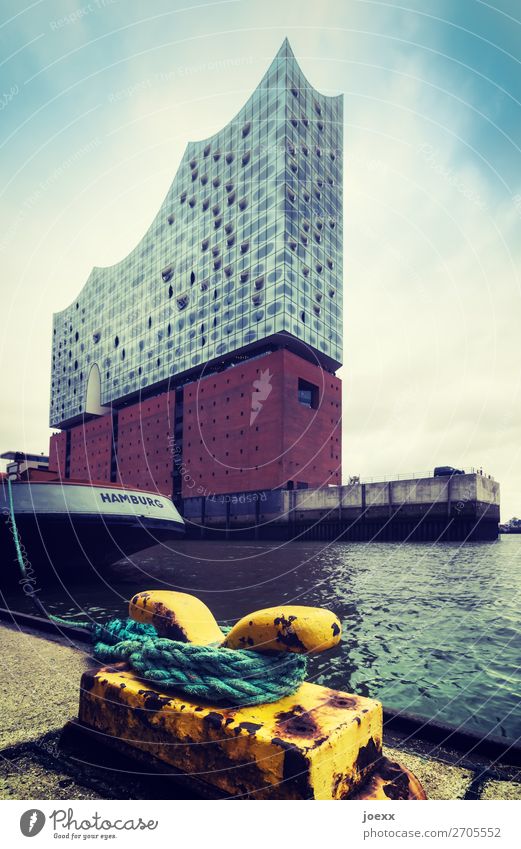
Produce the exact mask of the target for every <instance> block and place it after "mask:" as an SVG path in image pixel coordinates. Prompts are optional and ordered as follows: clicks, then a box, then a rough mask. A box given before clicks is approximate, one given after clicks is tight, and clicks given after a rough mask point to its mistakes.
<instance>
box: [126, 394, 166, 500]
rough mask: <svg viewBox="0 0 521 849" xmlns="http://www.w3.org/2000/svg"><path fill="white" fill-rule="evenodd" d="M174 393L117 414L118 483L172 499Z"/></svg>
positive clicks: (134, 405) (156, 397) (143, 402)
mask: <svg viewBox="0 0 521 849" xmlns="http://www.w3.org/2000/svg"><path fill="white" fill-rule="evenodd" d="M174 408H175V392H174V391H170V392H163V393H161V395H156V396H155V397H154V398H148V399H146V400H145V401H138V402H136V403H135V404H132V405H130V406H128V407H124V408H122V409H121V410H120V411H119V415H118V472H119V478H118V480H119V482H120V483H122V484H125V485H126V486H135V487H141V488H142V489H149V490H153V491H157V492H160V493H162V494H164V495H172V468H173V444H172V442H171V440H170V438H171V436H172V434H173V432H174Z"/></svg>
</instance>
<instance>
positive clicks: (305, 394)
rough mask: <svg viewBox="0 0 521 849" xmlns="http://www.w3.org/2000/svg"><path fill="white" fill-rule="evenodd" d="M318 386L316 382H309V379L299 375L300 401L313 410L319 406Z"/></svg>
mask: <svg viewBox="0 0 521 849" xmlns="http://www.w3.org/2000/svg"><path fill="white" fill-rule="evenodd" d="M318 397H319V393H318V386H315V384H314V383H308V381H307V380H303V378H301V377H299V380H298V402H299V404H302V406H303V407H309V408H310V409H312V410H316V409H317V407H318Z"/></svg>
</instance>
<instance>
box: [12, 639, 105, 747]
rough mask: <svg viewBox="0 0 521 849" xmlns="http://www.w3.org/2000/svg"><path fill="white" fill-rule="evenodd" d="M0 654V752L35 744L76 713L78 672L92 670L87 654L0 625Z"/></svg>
mask: <svg viewBox="0 0 521 849" xmlns="http://www.w3.org/2000/svg"><path fill="white" fill-rule="evenodd" d="M85 648H86V649H87V644H85ZM0 654H1V656H2V683H1V685H0V700H1V702H2V724H1V728H0V749H5V748H7V747H9V746H15V745H17V744H18V743H24V742H27V741H30V740H35V739H36V738H37V737H40V736H41V735H42V734H46V733H47V732H48V731H50V730H51V729H55V728H59V727H61V726H63V725H64V723H65V722H66V721H67V720H68V719H70V718H71V717H72V716H77V715H78V698H79V685H80V678H81V674H82V672H83V671H84V670H85V669H86V668H88V667H89V666H93V662H92V660H90V659H89V656H88V654H87V653H86V652H84V651H81V650H80V649H76V648H74V647H71V646H68V645H61V644H60V642H58V641H57V640H56V639H49V637H48V636H46V637H39V636H35V635H34V634H27V633H24V632H23V631H20V630H19V629H18V628H16V627H11V626H9V627H7V626H5V625H4V624H2V625H0Z"/></svg>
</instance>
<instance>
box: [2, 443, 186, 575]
mask: <svg viewBox="0 0 521 849" xmlns="http://www.w3.org/2000/svg"><path fill="white" fill-rule="evenodd" d="M1 458H2V459H4V460H10V461H11V462H10V463H9V464H8V465H7V469H6V472H3V473H0V510H1V512H2V523H1V529H0V546H1V551H2V552H3V557H2V567H1V572H0V582H1V583H2V584H4V583H10V582H12V581H16V580H19V579H20V568H21V567H20V563H19V560H20V557H22V558H23V560H24V569H25V571H27V570H34V571H35V572H36V573H37V574H38V576H39V575H40V574H41V573H43V572H45V573H46V574H48V573H49V572H51V573H52V572H54V573H56V574H57V575H65V576H66V577H67V578H72V577H74V576H75V575H78V574H80V573H83V572H84V571H85V569H88V568H91V569H92V568H94V569H96V570H98V569H100V568H103V567H106V566H110V565H111V564H113V563H116V562H117V561H119V560H124V559H125V558H129V557H130V556H131V555H132V554H135V553H136V552H139V551H142V550H144V549H146V548H150V547H151V546H154V545H158V544H160V543H165V542H167V541H168V540H172V539H175V538H176V537H179V536H182V535H183V534H184V521H183V519H182V517H181V515H180V514H179V512H178V510H177V508H176V506H175V505H174V503H173V501H172V499H170V498H168V497H167V496H166V495H163V494H161V493H158V492H157V491H156V492H148V491H146V490H143V489H132V488H129V487H126V486H122V485H120V484H117V483H106V482H101V481H100V482H96V481H89V482H86V481H75V480H74V479H70V478H67V479H66V480H63V479H60V478H59V476H58V475H57V474H56V473H55V472H53V471H51V470H49V466H48V458H47V457H44V456H43V455H38V454H25V453H23V452H15V451H7V452H5V453H4V454H2V455H1ZM17 540H18V545H17Z"/></svg>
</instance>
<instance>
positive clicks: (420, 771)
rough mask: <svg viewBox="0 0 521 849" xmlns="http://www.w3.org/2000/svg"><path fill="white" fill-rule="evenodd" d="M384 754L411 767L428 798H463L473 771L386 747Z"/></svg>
mask: <svg viewBox="0 0 521 849" xmlns="http://www.w3.org/2000/svg"><path fill="white" fill-rule="evenodd" d="M384 754H385V755H387V757H388V758H391V760H395V761H399V763H402V764H403V765H404V766H406V767H407V768H408V769H410V770H411V771H412V772H413V773H414V774H415V776H416V778H418V779H419V781H421V783H422V785H423V789H424V790H425V792H426V794H427V798H428V799H463V797H464V795H465V793H466V791H467V790H468V788H469V787H470V783H471V781H472V778H473V773H472V772H471V771H470V770H468V769H462V768H461V767H458V766H451V765H450V764H446V763H441V762H440V761H434V760H432V759H427V758H423V757H420V756H419V755H413V754H410V753H409V752H407V751H404V750H403V749H393V748H387V747H384Z"/></svg>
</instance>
